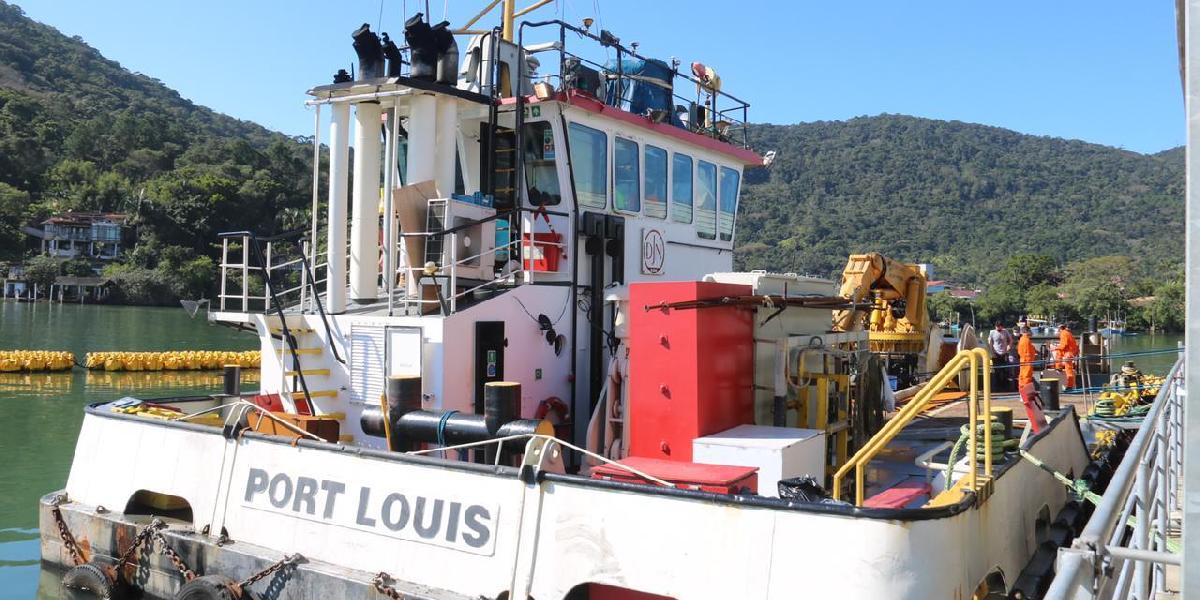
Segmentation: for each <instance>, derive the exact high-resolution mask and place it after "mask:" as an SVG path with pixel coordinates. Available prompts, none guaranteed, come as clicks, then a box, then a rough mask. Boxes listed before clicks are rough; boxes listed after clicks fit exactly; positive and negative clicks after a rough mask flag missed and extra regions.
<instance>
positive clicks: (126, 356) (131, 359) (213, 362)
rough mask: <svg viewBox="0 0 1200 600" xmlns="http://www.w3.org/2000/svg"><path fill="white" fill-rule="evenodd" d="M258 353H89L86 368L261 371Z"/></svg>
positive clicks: (192, 351)
mask: <svg viewBox="0 0 1200 600" xmlns="http://www.w3.org/2000/svg"><path fill="white" fill-rule="evenodd" d="M261 359H262V357H261V353H260V352H259V351H258V350H246V351H241V352H239V351H231V350H168V351H165V352H88V353H87V356H86V357H85V358H84V361H83V364H84V366H86V367H87V368H89V369H99V370H104V371H215V370H219V369H222V368H224V367H225V365H238V366H239V367H242V368H247V369H253V368H258V365H259V362H260V361H261Z"/></svg>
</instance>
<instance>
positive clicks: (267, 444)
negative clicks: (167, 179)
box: [40, 0, 1111, 600]
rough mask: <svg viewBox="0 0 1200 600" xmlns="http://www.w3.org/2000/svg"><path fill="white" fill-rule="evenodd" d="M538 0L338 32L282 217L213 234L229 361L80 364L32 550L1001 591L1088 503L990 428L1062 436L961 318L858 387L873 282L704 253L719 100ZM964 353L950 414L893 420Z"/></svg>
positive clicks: (130, 585)
mask: <svg viewBox="0 0 1200 600" xmlns="http://www.w3.org/2000/svg"><path fill="white" fill-rule="evenodd" d="M498 4H500V5H501V10H502V18H501V24H500V26H498V27H496V28H494V29H490V30H489V29H482V30H473V29H471V28H472V27H474V26H475V25H476V22H478V21H479V20H480V19H482V18H483V16H484V15H486V13H487V12H488V10H491V9H492V8H494V7H496V6H497V5H498ZM544 4H546V2H537V3H535V4H534V5H533V6H531V7H530V8H528V9H525V10H517V9H516V7H515V6H514V3H513V2H512V1H511V0H503V1H502V2H499V1H492V2H490V4H489V5H488V7H487V9H488V10H485V11H483V13H481V15H480V16H479V17H476V19H474V20H473V21H472V22H469V23H466V24H465V25H464V26H462V27H461V28H459V29H451V28H450V26H449V24H448V23H436V24H434V23H430V22H429V21H428V19H426V18H425V17H424V16H423V15H421V14H417V15H415V16H413V17H412V18H411V19H409V20H408V21H407V22H406V23H405V29H404V32H403V33H404V42H405V44H404V47H400V46H398V45H397V43H396V41H394V40H392V39H391V38H389V36H388V35H387V34H384V35H383V36H382V37H380V36H378V35H377V34H376V32H374V31H371V30H370V28H369V27H368V26H367V25H364V26H363V27H361V28H360V29H358V30H357V31H355V32H354V33H353V35H352V41H353V48H354V51H355V52H356V53H357V56H358V68H357V69H356V73H354V74H353V75H351V74H349V73H346V72H344V71H341V72H339V73H338V74H337V75H336V76H335V77H334V83H332V84H328V85H320V86H317V87H314V88H312V89H311V90H309V91H308V96H309V100H308V104H309V105H310V106H312V107H314V109H315V112H317V117H316V121H317V129H316V132H315V133H316V135H315V137H314V140H313V150H314V158H316V159H317V160H315V161H314V164H317V165H319V164H321V160H323V159H324V157H322V156H321V155H322V153H325V152H327V153H328V165H329V177H328V185H327V187H326V186H318V185H316V184H314V190H313V207H314V211H313V219H314V221H313V224H312V227H311V229H310V230H308V231H305V232H302V233H300V234H299V235H291V236H280V237H274V238H266V237H261V236H257V235H255V234H254V233H253V232H230V233H226V234H223V235H222V236H221V239H220V244H221V245H222V248H223V251H222V259H221V263H220V277H221V281H220V294H219V297H218V298H217V299H216V300H215V301H214V307H213V310H212V312H211V313H210V317H209V318H210V319H211V320H213V321H214V322H217V323H221V324H224V325H229V326H233V327H237V328H241V329H247V330H252V331H254V332H256V333H257V335H258V336H259V338H260V339H261V350H262V364H261V367H260V370H261V389H259V390H256V391H248V392H243V391H241V390H240V389H239V385H238V383H237V382H238V377H237V369H236V368H231V369H229V377H228V380H227V381H228V385H227V386H226V390H225V393H224V394H218V395H213V396H205V397H191V398H162V399H122V400H120V401H111V400H110V399H102V398H98V399H97V401H96V403H94V404H92V405H90V406H88V407H87V408H86V415H85V417H84V421H83V426H82V430H81V432H80V435H79V440H78V445H77V447H76V452H75V458H74V462H73V464H72V468H71V473H70V477H69V480H68V482H67V484H66V487H65V489H63V490H60V491H57V492H54V493H50V494H47V495H46V496H45V497H44V498H43V500H42V503H41V512H40V516H41V547H42V557H43V560H44V561H45V562H46V563H49V564H52V565H58V566H61V567H63V568H66V569H67V571H66V574H65V575H64V581H65V583H66V584H67V585H70V586H72V587H80V588H88V589H92V590H97V591H99V592H102V593H117V592H119V591H120V590H122V589H126V590H131V589H135V588H136V589H137V590H140V593H144V594H148V595H151V596H155V597H163V598H232V597H271V598H334V597H376V595H379V596H387V597H391V598H438V599H443V598H444V599H460V598H518V597H519V598H536V599H538V600H548V599H561V598H592V599H596V600H604V599H630V598H638V599H646V598H678V599H692V598H795V597H797V596H801V595H802V596H813V597H839V598H880V597H890V598H920V599H929V598H947V599H950V598H955V599H960V598H967V597H976V598H984V597H988V598H990V597H1001V596H1004V595H1007V594H1010V593H1013V594H1015V593H1024V594H1025V595H1024V596H1023V597H1027V598H1028V597H1035V595H1036V593H1037V590H1038V588H1039V587H1041V586H1044V583H1045V582H1046V581H1047V579H1046V578H1047V577H1048V576H1049V573H1050V569H1052V563H1053V560H1052V558H1053V553H1054V549H1055V548H1056V547H1057V545H1061V544H1063V543H1067V542H1069V540H1070V539H1071V538H1072V537H1073V536H1074V535H1075V534H1076V533H1077V532H1078V527H1079V525H1080V524H1081V523H1082V518H1083V516H1084V513H1085V512H1086V510H1087V506H1086V505H1080V504H1079V503H1078V502H1077V501H1076V500H1075V499H1073V497H1072V496H1071V494H1070V493H1069V492H1068V489H1067V488H1066V487H1064V486H1063V485H1062V484H1060V483H1059V482H1058V481H1056V480H1055V478H1054V477H1052V476H1051V475H1050V474H1048V473H1047V472H1045V471H1044V470H1042V469H1041V468H1039V467H1038V466H1035V465H1034V464H1031V463H1030V462H1028V461H1023V460H1021V459H1020V458H1018V457H1017V454H1016V450H1017V448H1018V447H1019V448H1020V449H1021V450H1024V451H1025V452H1027V453H1028V454H1029V455H1031V456H1037V457H1039V458H1040V459H1041V461H1043V463H1044V464H1043V465H1042V466H1043V467H1044V468H1047V469H1051V470H1054V471H1057V472H1060V473H1076V474H1078V473H1085V474H1086V473H1093V471H1092V470H1089V460H1090V458H1089V452H1088V448H1087V447H1086V446H1085V444H1084V441H1083V438H1082V437H1081V435H1080V428H1079V423H1078V421H1077V419H1076V415H1075V414H1074V413H1073V412H1072V411H1071V410H1070V409H1069V408H1068V409H1067V410H1064V411H1061V412H1057V413H1054V412H1051V413H1048V415H1047V416H1046V417H1045V418H1044V419H1035V420H1030V421H1022V420H1021V419H1017V420H1016V421H1015V422H1014V420H1013V419H1012V418H1011V413H1008V415H1005V414H1003V413H1002V412H998V411H996V412H994V411H992V410H991V407H990V398H991V390H990V387H989V386H988V383H987V377H986V376H985V374H986V373H987V372H988V370H989V359H988V357H987V355H986V353H982V352H980V351H978V350H964V351H962V352H959V353H958V354H957V355H955V356H954V357H953V358H952V359H951V360H950V361H949V362H948V363H947V364H946V365H945V366H944V367H943V368H942V369H941V371H939V372H938V373H937V375H935V376H934V378H933V379H932V380H931V381H930V382H929V383H928V384H927V385H926V386H925V387H924V388H923V389H922V391H921V392H920V393H918V394H917V395H916V396H915V397H914V398H912V399H911V400H909V402H908V403H906V404H905V405H904V408H903V409H901V410H900V411H899V412H897V413H894V414H890V415H886V416H888V417H890V418H886V419H885V413H884V410H883V406H882V402H883V400H882V398H883V397H884V395H885V394H883V393H882V391H881V390H882V388H883V386H885V385H886V379H885V374H884V370H883V368H882V367H881V362H880V359H879V357H878V356H876V355H874V354H873V353H872V351H871V345H870V343H869V340H868V331H867V329H868V324H869V323H870V322H871V320H872V314H873V313H874V312H876V311H881V310H883V311H891V316H890V317H889V318H901V317H903V316H904V314H905V311H906V310H907V307H906V306H905V303H904V301H903V299H902V298H901V297H900V296H898V295H895V294H893V295H892V296H888V295H886V294H884V293H883V291H882V290H879V289H873V291H872V292H871V293H868V294H866V295H860V294H855V295H854V297H842V296H839V295H838V292H837V285H836V283H835V282H833V281H828V280H822V279H817V278H810V277H802V276H797V275H795V274H775V273H765V272H750V273H737V272H733V259H732V254H733V249H734V242H735V232H736V227H735V225H736V217H737V209H738V200H739V194H740V191H741V187H742V182H743V174H744V172H745V170H746V169H749V168H763V167H764V166H765V165H766V164H767V163H769V160H768V159H765V158H764V157H763V156H762V155H760V154H759V153H757V152H755V151H753V150H751V149H750V147H749V144H748V141H749V140H748V131H747V129H748V128H747V118H748V108H749V107H748V104H747V103H746V102H743V101H741V100H739V99H738V98H736V97H734V96H732V95H730V94H729V93H728V91H726V90H725V89H724V88H723V87H722V82H721V78H720V76H719V75H718V74H717V72H716V70H715V69H714V68H713V67H712V66H710V65H708V64H702V63H700V62H693V63H691V64H690V65H688V66H686V67H683V68H681V66H682V63H680V62H678V61H675V60H671V61H663V60H657V59H653V58H647V57H645V56H643V55H642V54H639V52H638V51H637V45H636V44H628V45H627V44H624V43H622V41H621V40H620V39H619V38H618V37H617V35H615V34H613V33H612V32H610V31H607V30H601V31H598V32H597V31H594V30H593V29H592V22H591V20H590V19H589V20H585V21H584V22H583V23H582V24H571V23H566V22H563V21H559V20H548V21H541V22H522V23H518V22H517V18H518V17H521V16H523V15H524V14H525V13H527V12H530V11H531V10H533V9H535V8H537V7H539V6H541V5H544ZM456 36H459V39H463V40H465V41H466V45H465V49H464V50H461V51H460V49H459V46H458V39H456ZM324 111H328V113H329V117H328V121H329V126H328V132H327V135H324V136H323V135H322V133H324V128H323V127H322V126H321V123H322V112H324ZM351 140H353V143H351ZM351 147H353V149H354V152H353V156H354V160H353V161H351V160H350V157H351V153H350V149H351ZM770 155H771V154H770V153H768V154H767V156H768V157H769V156H770ZM351 172H353V177H352V178H351V177H350V175H351ZM315 179H316V178H315ZM914 310H915V309H914ZM921 310H924V309H923V308H921ZM914 314H915V313H914ZM835 315H837V327H836V328H835V327H834V317H835ZM876 320H878V319H876ZM922 320H923V316H922ZM963 372H966V373H967V374H968V376H967V377H966V379H967V380H969V381H970V383H969V385H968V390H965V391H969V403H970V404H969V406H970V411H969V418H968V419H967V420H963V421H962V422H961V423H959V422H954V423H952V424H950V426H949V427H947V424H946V423H945V422H935V421H936V420H932V419H922V420H915V419H916V417H918V416H919V415H920V414H921V411H922V409H923V408H924V407H925V406H926V405H927V404H928V402H929V401H930V399H931V398H933V396H934V395H936V394H937V393H938V392H939V391H941V390H942V389H943V388H945V387H946V386H947V385H952V384H953V382H954V381H957V380H958V378H959V375H960V374H961V373H963ZM960 425H961V427H960ZM960 438H961V443H960V444H958V445H959V446H963V445H965V447H966V451H965V452H959V453H958V455H955V454H954V451H956V450H959V448H951V446H954V445H955V444H954V442H955V441H956V440H959V439H960ZM947 456H948V458H942V457H947ZM939 460H941V461H943V462H938V461H939ZM1100 472H1101V470H1100V469H1096V470H1095V471H1094V473H1100ZM1109 472H1111V471H1109ZM1091 477H1093V479H1097V480H1096V481H1093V482H1092V483H1094V484H1095V485H1094V486H1093V489H1097V488H1099V487H1102V485H1103V481H1100V480H1098V479H1099V478H1102V475H1091ZM826 490H828V491H826ZM1047 556H1049V557H1050V560H1049V561H1047V560H1046V557H1047ZM1042 589H1044V587H1042Z"/></svg>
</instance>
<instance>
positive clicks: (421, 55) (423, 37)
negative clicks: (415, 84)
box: [404, 13, 438, 81]
mask: <svg viewBox="0 0 1200 600" xmlns="http://www.w3.org/2000/svg"><path fill="white" fill-rule="evenodd" d="M404 41H405V42H407V43H408V48H409V59H411V60H412V69H410V70H409V72H408V76H409V77H412V78H413V79H420V80H423V81H434V80H435V79H437V60H438V51H437V47H436V44H435V41H434V35H433V28H432V27H430V26H429V23H428V22H427V21H425V19H424V15H422V14H421V13H417V14H415V15H413V16H412V18H410V19H409V20H407V21H405V22H404Z"/></svg>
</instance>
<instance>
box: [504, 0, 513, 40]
mask: <svg viewBox="0 0 1200 600" xmlns="http://www.w3.org/2000/svg"><path fill="white" fill-rule="evenodd" d="M516 8H517V0H504V7H503V8H501V9H500V10H501V11H503V15H504V16H503V17H501V23H502V27H503V29H502V32H503V33H502V35H503V36H504V41H506V42H511V41H513V18H514V13H515V12H516Z"/></svg>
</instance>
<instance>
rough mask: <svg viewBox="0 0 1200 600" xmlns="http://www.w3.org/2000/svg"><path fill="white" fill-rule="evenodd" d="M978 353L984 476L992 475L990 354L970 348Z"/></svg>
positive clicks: (979, 349)
mask: <svg viewBox="0 0 1200 600" xmlns="http://www.w3.org/2000/svg"><path fill="white" fill-rule="evenodd" d="M972 351H973V352H975V353H976V354H978V355H979V360H980V370H979V372H980V374H981V376H982V377H983V414H984V415H985V416H984V419H986V420H985V422H984V424H983V445H984V447H985V448H987V451H985V452H984V453H983V474H984V476H985V477H989V478H990V477H991V476H992V378H991V377H990V375H991V373H992V356H991V355H990V354H988V351H987V350H985V349H983V348H974V349H973V350H972Z"/></svg>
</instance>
